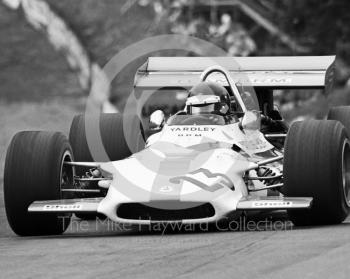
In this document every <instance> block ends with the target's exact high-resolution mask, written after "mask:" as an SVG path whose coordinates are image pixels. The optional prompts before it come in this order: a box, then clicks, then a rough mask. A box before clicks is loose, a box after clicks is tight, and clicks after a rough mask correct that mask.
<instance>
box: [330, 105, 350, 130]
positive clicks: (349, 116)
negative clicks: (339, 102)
mask: <svg viewBox="0 0 350 279" xmlns="http://www.w3.org/2000/svg"><path fill="white" fill-rule="evenodd" d="M327 119H328V120H337V121H339V122H340V123H341V124H343V125H344V127H345V129H346V132H347V133H348V137H350V106H340V107H333V108H331V109H330V110H329V112H328V117H327Z"/></svg>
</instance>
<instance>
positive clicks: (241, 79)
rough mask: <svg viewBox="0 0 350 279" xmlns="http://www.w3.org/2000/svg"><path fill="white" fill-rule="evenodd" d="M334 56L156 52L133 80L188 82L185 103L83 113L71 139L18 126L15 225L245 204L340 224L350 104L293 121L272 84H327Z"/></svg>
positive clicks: (159, 219) (155, 217)
mask: <svg viewBox="0 0 350 279" xmlns="http://www.w3.org/2000/svg"><path fill="white" fill-rule="evenodd" d="M334 60H335V57H331V56H327V57H258V58H256V57H252V58H233V57H231V58H228V57H221V58H209V57H202V58H198V57H191V58H190V57H173V58H169V57H168V58H160V57H154V58H149V60H148V61H147V63H146V64H145V65H144V66H143V67H141V68H140V69H139V71H138V72H137V75H136V79H135V91H138V92H139V93H140V92H141V94H142V92H143V90H150V89H155V88H168V89H169V90H179V88H182V89H183V88H185V89H186V90H188V89H189V95H188V98H187V100H186V106H185V108H184V109H183V110H181V111H179V112H178V113H176V114H174V115H172V116H170V117H169V118H168V119H167V120H165V119H164V114H163V113H162V112H161V111H156V112H155V113H154V114H152V115H151V117H150V130H149V131H150V132H145V131H143V129H142V125H141V122H140V120H139V118H138V117H135V116H132V115H126V114H124V115H119V114H101V115H100V116H99V117H98V118H97V120H96V119H95V120H94V119H93V118H92V117H88V116H83V115H79V116H76V117H75V118H74V119H73V122H72V125H71V129H70V135H69V140H68V139H67V138H66V137H65V136H64V135H63V134H61V133H59V132H43V131H36V132H28V131H26V132H20V133H18V134H16V135H15V136H14V138H13V139H12V142H11V144H10V146H9V148H8V151H7V156H6V164H5V174H4V198H5V207H6V213H7V218H8V221H9V224H10V226H11V228H12V229H13V231H14V232H15V233H17V234H18V235H22V236H26V235H46V234H60V233H63V232H64V231H65V230H66V228H67V226H68V225H69V221H70V218H71V215H72V214H73V213H75V214H77V215H78V216H82V217H84V216H88V214H101V215H104V216H106V217H108V218H109V219H111V220H113V221H115V222H121V223H130V224H140V225H147V224H153V223H163V222H170V223H182V224H199V223H204V222H209V223H215V222H218V221H220V220H223V219H225V218H229V219H235V218H238V217H239V216H241V214H242V212H245V211H250V210H253V211H266V210H268V211H271V210H287V212H288V215H289V218H290V219H291V221H292V222H293V223H294V224H295V225H320V224H337V223H341V222H342V221H343V220H344V219H345V218H346V217H347V216H348V214H349V209H350V192H349V190H350V145H349V139H348V134H349V129H350V122H349V121H350V108H349V107H335V108H332V109H331V110H330V112H329V114H328V119H327V120H309V121H302V122H301V121H299V122H295V123H293V124H292V125H291V127H288V125H287V124H286V123H284V121H283V120H282V118H281V116H280V114H279V112H278V110H276V109H275V108H274V106H273V90H274V89H285V88H322V89H323V90H324V92H325V94H327V93H328V92H329V90H330V88H331V87H330V85H331V83H332V76H333V75H332V70H333V64H334ZM252 89H254V90H255V92H256V98H255V97H254V92H252ZM94 121H95V122H94ZM91 123H98V124H99V125H97V129H95V130H91V127H90V126H91V125H92V124H91ZM92 126H93V125H92ZM146 136H148V138H147V141H146V144H145V146H142V144H144V141H143V139H144V137H146Z"/></svg>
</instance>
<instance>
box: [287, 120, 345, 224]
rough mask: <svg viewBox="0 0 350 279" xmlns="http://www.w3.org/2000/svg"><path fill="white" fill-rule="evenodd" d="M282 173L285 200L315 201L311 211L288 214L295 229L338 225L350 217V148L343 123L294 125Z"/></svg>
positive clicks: (325, 122) (328, 121)
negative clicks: (294, 198)
mask: <svg viewBox="0 0 350 279" xmlns="http://www.w3.org/2000/svg"><path fill="white" fill-rule="evenodd" d="M283 173H284V188H283V193H284V194H285V195H286V196H289V197H313V204H312V207H311V209H308V210H288V215H289V217H290V219H291V221H292V222H293V223H294V224H295V225H325V224H338V223H341V222H342V221H343V220H344V219H345V218H346V217H347V216H348V214H349V206H350V203H349V200H350V179H349V178H350V145H349V140H348V138H347V133H346V130H345V128H344V126H343V125H342V124H341V123H340V122H338V121H331V120H311V121H305V122H296V123H294V124H293V125H292V126H291V128H290V130H289V132H288V135H287V138H286V142H285V154H284V167H283Z"/></svg>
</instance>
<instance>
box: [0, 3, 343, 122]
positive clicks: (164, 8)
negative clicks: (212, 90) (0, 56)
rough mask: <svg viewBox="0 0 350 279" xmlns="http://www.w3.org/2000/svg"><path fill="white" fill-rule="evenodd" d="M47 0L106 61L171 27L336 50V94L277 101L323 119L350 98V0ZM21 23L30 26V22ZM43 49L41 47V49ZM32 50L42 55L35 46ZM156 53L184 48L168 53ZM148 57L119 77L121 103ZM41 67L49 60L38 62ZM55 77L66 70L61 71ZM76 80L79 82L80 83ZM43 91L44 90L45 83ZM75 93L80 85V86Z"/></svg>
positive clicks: (255, 45) (236, 50) (295, 49)
mask: <svg viewBox="0 0 350 279" xmlns="http://www.w3.org/2000/svg"><path fill="white" fill-rule="evenodd" d="M45 1H46V2H47V3H48V4H49V5H50V6H51V7H52V9H53V10H54V11H55V12H56V13H57V14H59V15H60V16H61V17H62V18H63V19H65V21H66V22H67V23H68V25H69V26H70V27H71V28H72V29H73V30H74V32H75V33H76V34H77V35H78V37H79V38H80V40H81V42H82V43H83V45H84V46H85V48H86V50H87V51H88V53H89V55H90V57H91V58H92V60H93V61H96V62H97V63H98V64H99V65H101V66H103V65H104V64H105V63H106V62H107V61H108V60H109V59H110V58H111V57H112V56H114V55H115V54H117V53H118V52H119V51H121V50H122V49H123V48H125V47H127V46H128V45H130V44H132V43H134V42H137V41H139V40H142V39H144V38H147V37H151V36H154V35H158V34H171V33H180V34H186V35H190V36H196V37H199V38H201V39H205V40H208V41H211V42H213V43H215V44H217V45H218V46H220V47H222V48H223V49H225V50H226V51H227V52H228V53H229V54H230V55H232V56H262V55H266V56H276V55H330V54H336V55H337V74H336V77H337V78H336V83H335V85H336V86H335V89H334V94H332V96H330V97H329V98H328V99H325V98H323V97H322V94H319V92H313V91H308V92H300V91H299V92H295V91H293V92H276V101H277V103H278V104H279V105H280V106H281V107H282V109H283V111H284V113H285V115H286V117H287V118H288V119H293V118H296V117H298V116H299V115H309V116H310V117H311V116H313V117H322V116H324V115H325V113H326V112H327V107H328V105H330V104H332V105H333V104H350V97H349V94H348V93H349V86H350V82H349V77H350V15H349V12H348V11H349V10H350V1H348V0H325V1H318V0H308V1H303V0H127V1H125V0H124V1H123V0H121V1H119V0H118V1H115V0H98V1H97V0H74V1H71V0H60V1H56V0H45ZM18 17H20V15H17V18H18ZM0 21H1V19H0ZM16 24H17V23H16ZM20 28H22V29H23V27H22V26H21V27H20ZM4 30H5V29H4ZM3 32H4V31H3ZM22 33H25V32H22ZM8 36H9V37H11V35H8ZM26 37H27V42H29V41H30V42H32V45H37V44H38V43H35V42H34V40H32V39H31V37H30V38H28V37H29V36H26ZM36 41H38V40H36ZM0 44H1V42H0ZM5 44H6V43H5ZM29 46H30V45H29ZM42 50H43V48H40V49H37V52H40V53H41V52H42ZM9 51H12V50H9ZM27 52H31V53H35V49H34V50H31V51H29V50H27ZM25 55H26V54H25ZM135 55H136V54H135ZM150 55H184V53H181V52H171V51H168V52H161V53H153V54H152V53H151V54H150ZM146 58H147V57H141V58H139V59H136V60H135V61H134V62H133V63H131V64H130V65H128V66H127V67H126V68H125V69H124V71H123V72H122V73H121V74H119V75H118V76H117V77H116V78H115V80H114V81H113V83H112V94H111V101H112V102H113V103H114V104H115V105H116V106H117V107H118V108H119V109H121V110H122V109H123V106H124V103H125V99H126V96H127V95H128V94H129V93H130V90H132V84H133V80H134V74H135V71H136V70H137V68H138V67H139V66H140V65H141V64H142V63H144V62H145V61H146ZM35 61H37V63H38V64H40V63H44V62H40V61H38V60H35ZM22 68H23V67H22ZM38 68H47V66H45V67H41V65H38ZM55 75H56V76H58V73H56V74H55ZM60 75H61V76H62V74H60ZM52 78H54V76H53V77H52ZM52 78H50V79H43V83H44V84H45V83H46V81H48V80H50V84H53V82H52V81H51V80H52ZM33 80H35V78H31V79H30V81H31V82H32V81H33ZM27 83H28V84H30V82H27ZM70 83H71V84H73V81H71V82H70ZM24 84H26V83H24ZM74 86H75V85H74ZM60 87H62V83H60V84H59V85H58V86H53V89H52V90H56V88H60ZM26 88H29V87H28V86H27V87H26ZM68 88H69V87H68ZM46 90H50V89H46ZM60 90H61V89H60ZM12 91H16V89H13V90H12ZM36 91H40V86H39V89H37V88H36ZM61 91H64V90H61ZM70 91H76V88H74V89H70Z"/></svg>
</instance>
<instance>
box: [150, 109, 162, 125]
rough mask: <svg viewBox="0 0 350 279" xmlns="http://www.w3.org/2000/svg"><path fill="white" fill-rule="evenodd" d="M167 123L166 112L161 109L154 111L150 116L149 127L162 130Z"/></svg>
mask: <svg viewBox="0 0 350 279" xmlns="http://www.w3.org/2000/svg"><path fill="white" fill-rule="evenodd" d="M164 123H165V116H164V112H163V111H161V110H156V111H154V112H153V113H152V114H151V116H150V118H149V128H150V129H151V130H160V129H162V128H163V126H164Z"/></svg>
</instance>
